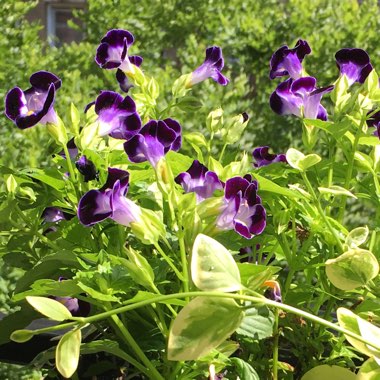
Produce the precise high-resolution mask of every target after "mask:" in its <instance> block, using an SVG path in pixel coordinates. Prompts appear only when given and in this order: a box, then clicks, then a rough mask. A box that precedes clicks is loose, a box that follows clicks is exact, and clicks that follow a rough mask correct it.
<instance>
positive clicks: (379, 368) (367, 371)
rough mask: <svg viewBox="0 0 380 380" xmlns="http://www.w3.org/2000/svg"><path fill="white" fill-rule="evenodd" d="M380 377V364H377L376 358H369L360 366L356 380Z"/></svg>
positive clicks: (372, 379)
mask: <svg viewBox="0 0 380 380" xmlns="http://www.w3.org/2000/svg"><path fill="white" fill-rule="evenodd" d="M379 379H380V365H379V364H377V362H376V360H375V359H374V358H370V359H368V360H367V361H366V362H365V363H364V364H362V366H361V367H360V371H359V373H358V374H357V379H356V380H379Z"/></svg>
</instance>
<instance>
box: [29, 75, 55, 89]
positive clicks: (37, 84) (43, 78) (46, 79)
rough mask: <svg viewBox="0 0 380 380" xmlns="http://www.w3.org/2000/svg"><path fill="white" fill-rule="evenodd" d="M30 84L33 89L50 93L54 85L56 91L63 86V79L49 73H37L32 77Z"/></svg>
mask: <svg viewBox="0 0 380 380" xmlns="http://www.w3.org/2000/svg"><path fill="white" fill-rule="evenodd" d="M29 82H30V84H31V85H32V87H34V88H36V89H38V90H42V91H48V89H49V87H50V85H51V84H52V83H53V84H54V87H55V89H56V90H58V89H59V88H60V87H61V85H62V81H61V79H59V78H58V77H57V76H56V75H55V74H53V73H50V72H49V71H37V72H36V73H34V74H32V75H31V77H30V78H29Z"/></svg>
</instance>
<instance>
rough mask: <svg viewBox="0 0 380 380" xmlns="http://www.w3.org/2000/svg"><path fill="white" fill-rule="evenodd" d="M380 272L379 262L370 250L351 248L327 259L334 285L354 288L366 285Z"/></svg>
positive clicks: (348, 288)
mask: <svg viewBox="0 0 380 380" xmlns="http://www.w3.org/2000/svg"><path fill="white" fill-rule="evenodd" d="M378 273H379V263H378V261H377V259H376V257H375V256H374V255H373V253H371V252H370V251H367V250H364V249H359V248H357V249H351V250H349V251H347V252H345V253H343V254H342V255H340V256H338V257H337V258H335V259H330V260H327V261H326V274H327V277H328V279H329V280H330V281H331V282H332V284H333V285H334V286H336V287H337V288H338V289H342V290H352V289H355V288H357V287H359V286H364V285H365V284H367V282H368V281H370V280H372V279H373V278H374V277H376V276H377V274H378Z"/></svg>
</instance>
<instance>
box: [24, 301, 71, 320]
mask: <svg viewBox="0 0 380 380" xmlns="http://www.w3.org/2000/svg"><path fill="white" fill-rule="evenodd" d="M26 300H27V301H28V303H29V304H30V305H31V306H33V308H34V309H36V310H37V311H38V312H40V313H41V314H43V315H44V316H45V317H48V318H50V319H53V320H54V321H64V320H66V319H70V318H71V317H72V315H71V313H70V311H69V310H68V309H67V307H66V306H64V305H62V304H61V303H60V302H58V301H56V300H53V299H51V298H46V297H34V296H28V297H26Z"/></svg>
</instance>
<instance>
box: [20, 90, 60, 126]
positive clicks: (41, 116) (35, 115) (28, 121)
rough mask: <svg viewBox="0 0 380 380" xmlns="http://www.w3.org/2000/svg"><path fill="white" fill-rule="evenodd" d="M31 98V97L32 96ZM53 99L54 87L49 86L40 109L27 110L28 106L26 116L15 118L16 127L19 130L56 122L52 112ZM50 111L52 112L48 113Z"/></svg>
mask: <svg viewBox="0 0 380 380" xmlns="http://www.w3.org/2000/svg"><path fill="white" fill-rule="evenodd" d="M30 94H31V92H29V94H28V95H30ZM32 96H33V95H32ZM54 98H55V87H54V84H51V85H50V87H49V90H48V92H47V95H46V98H45V100H44V103H43V105H42V109H36V110H33V109H29V106H28V109H29V110H28V113H27V114H26V115H22V114H21V115H19V116H18V117H17V118H16V120H15V121H16V125H17V127H19V128H20V129H25V128H30V127H33V126H34V125H36V124H38V123H39V122H41V123H47V122H53V123H54V122H55V121H56V114H55V112H54V110H52V107H53V103H54ZM28 103H29V102H28ZM51 110H52V112H50V111H51Z"/></svg>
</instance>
